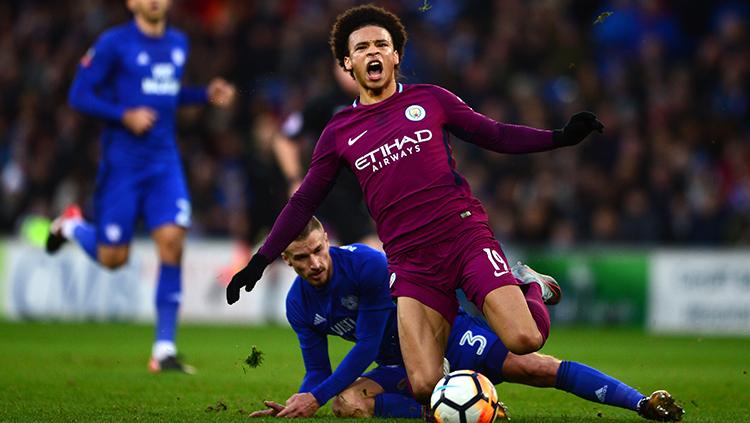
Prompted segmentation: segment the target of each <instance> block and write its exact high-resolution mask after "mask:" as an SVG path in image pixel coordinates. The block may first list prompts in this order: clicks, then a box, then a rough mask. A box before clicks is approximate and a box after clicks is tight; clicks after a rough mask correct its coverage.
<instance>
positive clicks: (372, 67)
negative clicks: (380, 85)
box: [367, 60, 383, 81]
mask: <svg viewBox="0 0 750 423" xmlns="http://www.w3.org/2000/svg"><path fill="white" fill-rule="evenodd" d="M382 76H383V63H382V62H381V61H380V60H373V61H372V62H370V63H368V64H367V78H368V79H369V80H370V81H377V80H379V79H380V78H381V77H382Z"/></svg>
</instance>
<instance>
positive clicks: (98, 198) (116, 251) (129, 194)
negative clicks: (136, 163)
mask: <svg viewBox="0 0 750 423" xmlns="http://www.w3.org/2000/svg"><path fill="white" fill-rule="evenodd" d="M136 185H137V176H133V175H131V174H129V173H127V172H118V171H117V170H115V169H104V168H103V170H102V171H100V174H99V176H98V179H97V189H96V194H95V196H94V206H95V215H96V224H92V223H89V222H87V221H86V220H84V218H83V214H82V213H81V209H80V207H78V206H77V205H75V204H72V205H70V206H68V207H66V209H65V210H64V211H63V213H62V214H61V215H60V216H59V217H57V218H56V219H55V220H54V221H53V222H52V224H51V225H50V233H49V236H48V238H47V243H46V249H47V252H49V253H51V254H54V253H55V252H57V251H58V250H59V249H60V247H62V245H63V244H64V243H65V242H66V241H67V240H74V241H76V242H77V243H78V244H79V245H80V246H81V248H82V249H83V251H84V252H85V253H86V254H87V255H88V256H89V257H91V258H92V259H93V260H95V261H97V262H99V263H100V264H101V265H102V266H104V267H106V268H108V269H117V268H119V267H121V266H123V265H124V264H125V263H126V262H127V260H128V256H129V243H130V239H131V237H132V233H133V225H134V222H135V219H136V212H137V210H136V204H137V202H138V197H137V192H136V190H135V186H136Z"/></svg>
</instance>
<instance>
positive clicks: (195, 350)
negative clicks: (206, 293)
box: [0, 322, 750, 423]
mask: <svg viewBox="0 0 750 423" xmlns="http://www.w3.org/2000/svg"><path fill="white" fill-rule="evenodd" d="M152 330H153V329H152V328H151V326H145V325H132V324H88V323H86V324H69V323H10V322H0V421H217V422H224V421H247V420H248V418H247V417H245V416H246V415H247V414H248V413H249V412H250V411H253V410H256V409H260V408H262V400H264V399H273V400H276V401H279V402H283V401H284V400H286V398H287V397H288V396H289V395H290V394H292V393H293V392H295V390H296V389H297V387H298V386H299V383H300V381H301V378H302V372H303V367H302V362H301V361H302V360H301V356H300V353H299V350H298V347H297V340H296V337H295V336H294V334H293V332H292V331H291V329H288V328H285V327H252V328H251V327H239V326H234V327H232V326H183V327H182V328H181V329H180V333H179V344H180V349H181V352H182V353H184V354H185V358H186V362H188V363H190V364H193V365H195V366H196V367H197V368H198V374H197V375H195V376H186V375H180V374H159V375H152V374H149V373H148V372H147V370H146V363H147V360H148V356H149V352H150V345H151V339H152ZM253 345H255V346H256V347H257V348H258V349H259V350H260V351H262V352H263V362H262V364H261V365H260V366H259V367H257V368H251V367H249V366H248V365H247V364H246V363H245V360H246V359H247V357H248V355H249V353H250V351H251V349H252V346H253ZM350 345H351V344H348V343H346V342H343V341H336V342H333V341H332V342H331V343H330V350H331V351H332V354H333V356H334V357H335V360H334V364H335V363H337V362H338V360H340V359H341V358H342V357H343V355H344V354H345V352H346V351H347V350H348V348H349V346H350ZM544 352H546V353H548V354H554V355H556V356H558V357H560V358H564V359H571V360H575V361H579V362H583V363H586V364H588V365H591V366H594V367H597V368H599V369H600V370H603V371H605V372H607V373H609V374H611V375H613V376H615V377H618V378H619V379H621V380H623V381H625V382H626V383H629V384H630V385H631V386H634V387H636V388H638V389H639V390H640V391H641V392H643V393H646V394H648V393H650V392H651V391H653V390H655V389H658V388H666V389H668V390H669V391H670V392H671V393H672V394H673V395H674V396H675V397H676V398H677V399H678V401H679V402H680V403H681V404H682V405H683V406H684V407H685V410H686V414H685V417H684V419H683V420H684V421H686V422H721V423H725V422H750V405H749V404H750V375H748V370H750V339H748V338H711V337H697V336H696V337H654V336H648V335H645V334H643V333H642V332H640V331H636V330H622V329H617V330H597V329H572V328H565V329H555V328H553V333H552V337H551V338H550V340H549V342H548V344H547V346H545V348H544ZM498 393H499V396H500V398H501V400H503V401H504V402H505V404H506V405H508V407H509V409H510V415H511V418H512V421H514V422H599V423H604V422H628V421H633V422H638V421H645V420H643V419H641V418H640V417H638V416H636V415H635V413H633V412H631V411H628V410H622V409H618V408H614V407H607V406H604V405H601V404H596V403H593V402H588V401H585V400H582V399H579V398H578V397H575V396H573V395H570V394H567V393H564V392H560V391H557V390H554V389H536V388H530V387H525V386H520V385H512V384H502V385H499V386H498ZM317 416H318V417H317V418H315V419H314V420H315V421H334V420H335V421H340V420H338V419H334V418H333V417H332V415H331V412H330V408H329V407H328V406H326V407H324V408H323V409H321V410H320V411H319V412H318V414H317ZM264 420H271V419H264ZM252 421H263V420H262V419H253V420H252ZM394 421H395V420H394Z"/></svg>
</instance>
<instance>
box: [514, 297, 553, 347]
mask: <svg viewBox="0 0 750 423" xmlns="http://www.w3.org/2000/svg"><path fill="white" fill-rule="evenodd" d="M524 288H526V289H524ZM521 289H522V290H523V291H524V297H526V304H528V306H529V311H530V312H531V317H533V318H534V321H535V322H536V327H537V329H539V333H541V334H542V345H544V343H545V342H547V337H548V336H549V327H550V321H549V311H547V306H546V305H545V304H544V300H543V299H542V288H541V287H540V286H539V284H536V283H530V284H528V285H523V286H522V287H521Z"/></svg>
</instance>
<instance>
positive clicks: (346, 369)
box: [251, 217, 683, 421]
mask: <svg viewBox="0 0 750 423" xmlns="http://www.w3.org/2000/svg"><path fill="white" fill-rule="evenodd" d="M282 259H283V260H284V261H285V262H286V263H287V264H288V265H289V266H291V267H293V268H294V270H295V272H297V274H298V276H297V278H296V279H295V281H294V283H293V284H292V287H291V288H290V290H289V294H288V295H287V300H286V313H287V319H288V320H289V323H290V324H291V326H292V328H293V329H294V331H295V332H296V333H297V337H298V339H299V344H300V349H301V350H302V358H303V361H304V365H305V376H304V379H303V380H302V385H301V386H300V388H299V392H298V393H296V394H294V395H292V396H291V397H289V399H288V400H287V401H286V403H285V404H284V405H282V404H279V403H276V402H273V401H265V405H266V406H267V407H268V408H267V409H264V410H260V411H256V412H254V413H252V414H251V416H252V417H261V416H278V417H310V416H312V415H314V414H315V412H316V411H317V410H318V409H319V408H320V407H321V406H323V405H324V404H325V403H326V402H328V401H329V400H331V399H333V402H332V404H331V408H332V410H333V413H334V414H335V415H336V416H339V417H355V418H357V417H371V416H378V417H395V418H419V417H424V416H426V410H425V408H424V406H422V405H421V404H419V403H418V402H417V401H416V400H415V399H414V398H413V397H412V396H411V395H410V391H409V386H408V379H407V377H406V370H405V367H404V365H403V360H402V358H401V353H400V346H399V339H398V330H397V323H396V306H395V305H394V304H393V301H392V300H391V295H390V287H389V284H391V283H393V280H392V277H389V275H388V266H387V261H386V257H385V255H384V254H383V253H381V252H380V251H377V250H374V249H372V248H370V247H368V246H366V245H363V244H353V245H348V246H342V247H331V246H330V245H329V242H328V235H327V234H326V233H325V231H324V229H323V227H322V225H321V224H320V222H319V221H318V220H317V219H316V218H315V217H313V218H312V220H311V221H310V222H309V223H308V224H307V226H306V227H305V228H304V230H303V231H302V233H301V234H300V235H299V237H298V238H297V239H296V240H295V241H294V242H292V243H291V244H290V245H289V247H287V249H286V250H285V251H284V253H283V254H282ZM513 274H514V276H515V277H516V278H518V279H519V280H520V281H521V282H522V283H523V284H531V283H543V282H542V281H541V279H542V278H546V279H547V282H548V283H550V282H552V283H555V284H556V282H554V279H552V278H551V277H549V276H546V275H541V274H539V273H537V272H535V271H534V270H532V269H531V268H530V267H528V266H524V265H521V264H519V265H517V266H515V267H514V268H513ZM555 300H557V299H555ZM553 301H554V300H553ZM553 301H550V302H553ZM329 335H331V336H338V337H341V338H344V339H346V340H349V341H352V342H354V347H352V349H351V350H350V351H349V352H348V353H347V355H346V357H344V359H343V360H342V361H341V363H340V364H339V366H338V367H337V368H336V370H335V371H332V369H331V363H330V359H329V356H328V341H327V336H329ZM446 360H447V364H448V365H449V367H450V370H461V369H471V370H476V371H478V372H480V373H482V374H484V375H485V376H487V377H488V378H489V379H490V380H491V381H492V382H493V383H494V384H498V383H501V382H512V383H521V384H525V385H530V386H536V387H554V388H557V389H560V390H563V391H566V392H570V393H572V394H574V395H577V396H579V397H581V398H584V399H587V400H590V401H595V402H599V403H603V404H608V405H613V406H617V407H622V408H627V409H631V410H633V411H636V412H637V413H638V414H640V415H641V416H643V417H645V418H647V419H652V420H674V421H676V420H680V418H681V416H682V414H683V410H682V408H681V407H680V406H679V405H677V404H675V403H674V400H673V399H672V397H671V395H670V394H669V393H668V392H666V391H664V390H658V391H656V392H654V393H653V394H651V395H650V396H645V395H643V394H641V393H640V392H638V391H637V390H635V389H634V388H632V387H630V386H628V385H626V384H624V383H622V382H620V381H619V380H617V379H615V378H613V377H611V376H609V375H606V374H604V373H602V372H600V371H598V370H596V369H594V368H591V367H589V366H586V365H584V364H581V363H577V362H574V361H561V360H559V359H557V358H555V357H552V356H549V355H544V354H539V353H531V354H525V355H516V354H513V353H511V352H509V351H508V349H507V348H506V347H505V345H503V343H502V342H501V341H500V339H499V338H498V337H497V335H495V333H494V332H493V331H492V329H490V327H489V326H488V325H487V323H486V322H485V321H484V320H482V319H479V318H475V317H472V316H469V315H468V314H466V313H465V312H463V311H461V312H459V315H458V317H457V318H456V321H455V323H454V325H453V328H452V330H451V333H450V337H449V339H448V345H447V350H446ZM372 362H375V363H376V364H377V367H375V368H374V369H373V370H371V371H369V372H366V373H365V370H366V369H367V367H368V366H369V365H370V364H371V363H372ZM500 411H501V412H500V413H499V416H503V415H504V413H503V412H502V411H504V410H500Z"/></svg>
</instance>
